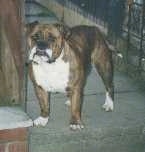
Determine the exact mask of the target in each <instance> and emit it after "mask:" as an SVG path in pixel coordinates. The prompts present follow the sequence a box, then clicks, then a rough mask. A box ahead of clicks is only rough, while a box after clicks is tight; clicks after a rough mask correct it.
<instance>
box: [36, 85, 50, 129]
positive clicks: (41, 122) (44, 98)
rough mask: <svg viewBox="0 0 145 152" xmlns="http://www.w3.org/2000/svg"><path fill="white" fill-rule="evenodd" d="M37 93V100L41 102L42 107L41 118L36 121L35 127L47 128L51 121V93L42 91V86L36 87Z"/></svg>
mask: <svg viewBox="0 0 145 152" xmlns="http://www.w3.org/2000/svg"><path fill="white" fill-rule="evenodd" d="M35 92H36V95H37V98H38V100H39V105H40V110H41V113H40V116H39V117H38V118H37V119H35V120H34V125H35V126H45V125H46V124H47V123H48V119H49V108H50V107H49V98H50V93H48V92H47V91H45V90H44V89H42V88H41V87H40V86H37V85H36V87H35Z"/></svg>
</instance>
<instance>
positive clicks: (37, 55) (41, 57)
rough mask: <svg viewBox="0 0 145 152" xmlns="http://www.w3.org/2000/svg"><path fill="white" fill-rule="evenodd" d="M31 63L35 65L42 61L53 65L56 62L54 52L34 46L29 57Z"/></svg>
mask: <svg viewBox="0 0 145 152" xmlns="http://www.w3.org/2000/svg"><path fill="white" fill-rule="evenodd" d="M29 61H32V62H34V63H39V62H40V61H43V62H47V63H52V62H55V60H54V59H53V57H52V50H51V49H49V48H40V47H38V46H34V47H33V48H32V49H31V51H30V55H29Z"/></svg>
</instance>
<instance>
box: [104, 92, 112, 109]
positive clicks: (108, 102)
mask: <svg viewBox="0 0 145 152" xmlns="http://www.w3.org/2000/svg"><path fill="white" fill-rule="evenodd" d="M102 108H103V109H104V110H105V111H107V112H108V111H113V110H114V104H113V101H112V98H111V97H110V96H109V93H108V92H107V93H106V99H105V104H104V105H103V106H102Z"/></svg>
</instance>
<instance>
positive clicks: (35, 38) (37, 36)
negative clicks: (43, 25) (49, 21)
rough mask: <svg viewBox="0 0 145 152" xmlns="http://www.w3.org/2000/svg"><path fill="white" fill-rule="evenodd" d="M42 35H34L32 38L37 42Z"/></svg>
mask: <svg viewBox="0 0 145 152" xmlns="http://www.w3.org/2000/svg"><path fill="white" fill-rule="evenodd" d="M40 37H41V35H40V34H39V33H35V34H34V35H32V36H31V38H32V40H34V41H37V40H39V39H40Z"/></svg>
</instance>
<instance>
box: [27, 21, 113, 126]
mask: <svg viewBox="0 0 145 152" xmlns="http://www.w3.org/2000/svg"><path fill="white" fill-rule="evenodd" d="M30 27H31V25H30ZM64 31H65V32H64ZM38 32H41V34H42V37H43V38H42V40H44V41H47V40H48V37H49V36H52V37H53V38H54V39H55V41H53V42H52V43H50V44H49V46H48V47H49V48H51V49H52V50H53V55H52V57H53V59H56V58H57V57H58V56H59V55H60V53H61V51H62V48H63V49H64V57H63V58H64V60H65V61H68V62H69V63H70V76H69V83H68V87H67V88H66V92H67V96H68V97H69V99H70V101H71V120H70V124H81V109H82V99H83V89H84V86H85V82H86V77H87V73H88V70H89V67H90V66H89V65H90V64H94V66H95V68H96V70H97V71H98V73H99V75H100V76H101V78H102V80H103V82H104V85H105V87H106V90H107V92H109V94H110V96H111V97H112V99H114V86H113V63H112V61H113V60H112V52H111V51H110V50H109V47H108V45H107V43H106V40H105V38H104V36H103V35H102V34H101V32H100V31H99V29H98V28H97V27H95V26H82V25H80V26H75V27H72V28H67V30H65V29H64V27H63V26H61V25H58V24H57V25H41V24H38V23H37V24H35V26H34V25H33V28H31V32H29V33H28V43H29V46H30V47H31V48H32V47H33V46H34V45H35V43H36V42H35V41H33V40H32V39H31V37H32V36H34V35H35V34H36V33H38ZM30 68H31V65H30ZM30 71H31V72H30V77H31V79H32V81H33V84H34V88H35V91H36V94H37V97H38V99H39V103H40V108H41V116H43V117H47V116H48V115H49V104H50V99H49V95H50V92H49V93H47V92H46V91H45V90H43V89H42V88H41V87H40V86H38V85H37V84H36V82H35V80H34V77H33V72H32V69H31V70H30ZM48 76H49V74H48Z"/></svg>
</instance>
